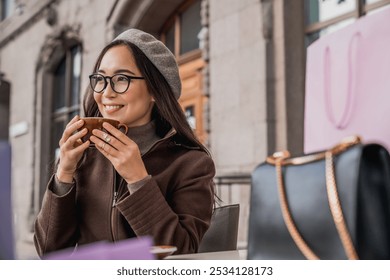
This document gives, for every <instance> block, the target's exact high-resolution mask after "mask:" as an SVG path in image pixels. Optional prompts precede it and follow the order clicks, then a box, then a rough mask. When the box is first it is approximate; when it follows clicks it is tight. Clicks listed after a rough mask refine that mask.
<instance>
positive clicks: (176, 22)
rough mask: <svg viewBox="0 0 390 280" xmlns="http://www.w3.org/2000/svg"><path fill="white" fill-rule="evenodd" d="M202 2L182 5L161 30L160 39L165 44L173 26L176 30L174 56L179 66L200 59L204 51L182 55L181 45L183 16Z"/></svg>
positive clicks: (187, 2)
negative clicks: (193, 6) (181, 21)
mask: <svg viewBox="0 0 390 280" xmlns="http://www.w3.org/2000/svg"><path fill="white" fill-rule="evenodd" d="M197 1H200V0H187V1H185V2H184V3H183V4H182V5H180V6H179V7H178V8H177V9H176V10H175V11H174V12H173V14H172V16H171V17H170V18H169V19H168V20H167V21H166V22H165V24H164V25H163V27H162V28H161V30H160V39H161V41H162V42H163V43H164V44H165V42H166V33H167V32H168V30H169V28H171V27H172V26H173V28H174V51H173V54H174V55H175V57H176V59H177V62H178V64H179V65H180V64H184V63H186V62H189V61H192V60H194V59H197V58H200V57H201V56H202V50H201V49H199V48H198V49H194V50H191V51H188V52H186V53H184V54H180V47H181V45H180V43H181V35H180V33H181V24H180V19H181V15H182V14H183V13H184V12H185V11H186V10H187V9H188V8H189V7H190V6H192V5H193V4H195V2H197Z"/></svg>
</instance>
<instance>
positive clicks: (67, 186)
mask: <svg viewBox="0 0 390 280" xmlns="http://www.w3.org/2000/svg"><path fill="white" fill-rule="evenodd" d="M73 185H74V181H73V183H63V182H61V181H60V180H58V178H57V175H55V176H54V184H53V186H52V189H51V191H52V192H53V193H54V194H56V195H58V196H63V195H65V194H67V193H68V192H69V191H70V190H71V189H72V187H73Z"/></svg>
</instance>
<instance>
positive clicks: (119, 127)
mask: <svg viewBox="0 0 390 280" xmlns="http://www.w3.org/2000/svg"><path fill="white" fill-rule="evenodd" d="M121 128H123V129H124V132H123V131H122V132H123V133H124V134H127V131H128V130H129V127H128V126H127V125H125V124H123V123H120V124H118V129H119V130H121Z"/></svg>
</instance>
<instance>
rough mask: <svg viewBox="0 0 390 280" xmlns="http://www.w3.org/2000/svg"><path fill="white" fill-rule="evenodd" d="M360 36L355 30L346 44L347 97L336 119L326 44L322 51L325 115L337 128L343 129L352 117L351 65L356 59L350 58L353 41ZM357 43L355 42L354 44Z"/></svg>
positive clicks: (328, 53) (328, 51)
mask: <svg viewBox="0 0 390 280" xmlns="http://www.w3.org/2000/svg"><path fill="white" fill-rule="evenodd" d="M360 37H361V33H360V32H357V33H355V34H354V35H353V36H352V38H351V41H350V43H349V46H348V76H347V77H348V80H347V99H346V101H345V106H344V110H343V113H342V115H341V118H340V119H339V120H336V117H335V116H334V110H333V108H332V97H331V94H330V92H331V90H330V84H331V79H330V76H331V75H330V69H331V66H330V47H329V46H327V47H326V48H325V53H324V95H325V112H326V116H327V118H328V120H329V122H330V123H332V124H333V125H334V126H335V127H336V128H337V129H344V128H346V127H347V126H348V124H349V121H350V120H351V117H352V111H353V105H354V100H355V98H354V95H353V93H354V92H355V90H354V89H353V86H354V85H355V84H356V82H355V83H353V81H356V77H353V75H352V73H355V72H356V71H354V69H355V68H356V67H354V66H353V65H352V62H353V61H356V59H352V55H353V53H355V52H353V45H354V42H355V41H356V40H357V38H360ZM356 45H357V44H356Z"/></svg>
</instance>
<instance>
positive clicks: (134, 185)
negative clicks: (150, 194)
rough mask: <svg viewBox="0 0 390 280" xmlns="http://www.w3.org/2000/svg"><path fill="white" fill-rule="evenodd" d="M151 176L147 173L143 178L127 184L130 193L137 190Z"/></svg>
mask: <svg viewBox="0 0 390 280" xmlns="http://www.w3.org/2000/svg"><path fill="white" fill-rule="evenodd" d="M151 178H152V175H148V176H146V177H145V178H143V179H141V180H139V181H138V182H135V183H132V184H127V188H128V189H129V193H130V195H132V194H133V193H135V192H136V191H138V190H139V189H140V188H142V187H143V186H144V185H145V184H146V183H147V182H148V181H149V180H150V179H151Z"/></svg>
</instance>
